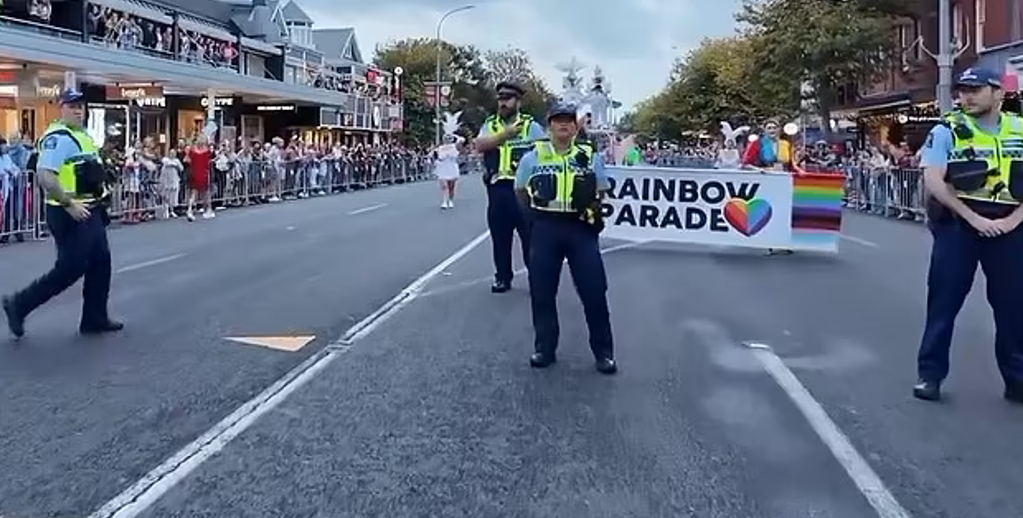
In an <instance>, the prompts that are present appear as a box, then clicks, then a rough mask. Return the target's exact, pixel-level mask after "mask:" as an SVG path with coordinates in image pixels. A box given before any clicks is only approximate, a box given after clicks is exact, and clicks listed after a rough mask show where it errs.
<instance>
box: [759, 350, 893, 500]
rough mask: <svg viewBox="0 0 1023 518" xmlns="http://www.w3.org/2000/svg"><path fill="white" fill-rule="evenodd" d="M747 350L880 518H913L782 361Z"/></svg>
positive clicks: (766, 354)
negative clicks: (801, 416)
mask: <svg viewBox="0 0 1023 518" xmlns="http://www.w3.org/2000/svg"><path fill="white" fill-rule="evenodd" d="M746 346H747V347H749V349H750V351H751V352H752V353H753V355H754V356H756V358H757V359H758V360H760V363H761V364H762V365H763V366H764V370H765V371H767V373H768V374H769V375H770V376H771V377H772V378H774V381H775V382H776V383H778V386H780V387H781V389H782V390H783V391H784V392H785V394H786V395H788V397H789V399H791V400H792V402H793V403H795V405H796V408H798V409H799V411H800V413H802V414H803V417H805V418H806V420H807V421H808V422H809V423H810V427H811V428H813V431H814V432H816V433H817V436H818V437H820V439H821V441H822V442H823V443H824V445H825V446H827V447H828V449H829V450H831V454H832V455H834V457H835V460H837V461H838V463H839V464H841V465H842V468H843V469H845V472H846V473H847V474H848V475H849V478H850V479H852V481H853V483H854V484H856V488H857V489H859V491H860V493H862V494H863V496H864V497H865V498H866V499H867V502H869V503H870V506H871V507H873V508H874V511H875V512H876V513H877V516H878V517H880V518H910V517H911V515H910V514H909V511H906V509H905V508H904V507H902V504H900V503H899V501H898V500H896V499H895V496H893V495H892V493H891V491H889V490H888V487H887V486H886V485H885V483H884V481H883V480H881V477H879V476H878V475H877V473H876V472H875V471H874V469H873V468H871V467H870V464H868V463H867V461H866V459H864V458H863V455H860V452H858V451H856V447H854V446H853V445H852V443H851V442H850V441H849V438H848V437H846V435H845V433H843V432H842V430H841V429H839V428H838V425H836V424H835V422H834V421H832V420H831V417H829V416H828V413H827V412H826V411H825V410H824V407H822V406H821V404H820V403H818V402H817V400H816V399H814V397H813V395H812V394H810V391H808V390H806V387H804V386H803V384H802V383H801V382H800V381H799V379H798V378H796V375H795V374H793V373H792V371H791V370H790V369H789V368H788V367H787V366H786V365H785V363H784V362H783V361H782V359H781V358H779V357H778V355H777V354H775V353H774V351H772V350H771V348H770V347H769V346H766V345H765V344H760V343H747V344H746Z"/></svg>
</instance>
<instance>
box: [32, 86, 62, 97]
mask: <svg viewBox="0 0 1023 518" xmlns="http://www.w3.org/2000/svg"><path fill="white" fill-rule="evenodd" d="M61 90H62V88H61V87H60V85H39V86H37V87H36V95H37V96H38V97H57V96H59V95H60V91H61Z"/></svg>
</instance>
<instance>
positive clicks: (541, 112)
mask: <svg viewBox="0 0 1023 518" xmlns="http://www.w3.org/2000/svg"><path fill="white" fill-rule="evenodd" d="M483 60H484V63H485V65H484V67H485V68H486V70H487V79H488V83H489V84H490V85H491V86H496V85H497V83H499V82H501V81H509V80H510V81H515V82H517V83H519V84H520V85H522V87H523V88H524V89H525V90H526V95H525V96H524V97H523V99H522V111H523V112H525V113H528V114H530V115H532V116H533V117H534V118H536V119H537V120H541V121H542V120H543V119H544V117H545V116H546V114H547V109H548V107H549V106H550V104H551V102H552V101H553V100H554V97H555V96H554V94H553V93H551V91H550V89H549V88H547V84H546V83H545V82H544V80H543V79H542V78H540V77H539V76H538V75H537V74H536V71H535V70H534V69H533V61H532V60H531V59H530V57H529V54H527V53H526V52H525V51H524V50H522V49H517V48H508V49H505V50H492V51H488V52H486V53H485V54H484V55H483ZM496 102H497V99H496V96H495V98H494V103H496ZM494 103H491V104H490V105H489V106H488V108H489V109H491V110H493V108H494V106H495V104H494Z"/></svg>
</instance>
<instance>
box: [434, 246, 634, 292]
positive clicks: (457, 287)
mask: <svg viewBox="0 0 1023 518" xmlns="http://www.w3.org/2000/svg"><path fill="white" fill-rule="evenodd" d="M646 243H648V241H634V242H630V243H623V244H620V245H615V246H610V247H607V248H604V249H601V251H600V253H601V254H610V253H612V252H617V251H619V250H625V249H627V248H635V247H637V246H640V245H643V244H646ZM565 262H566V263H567V262H568V261H567V260H566V261H565ZM528 271H529V269H528V268H525V267H523V268H519V269H518V270H515V271H514V274H515V275H522V274H524V273H526V272H528ZM443 275H445V276H450V275H451V273H449V272H444V273H443ZM493 279H494V278H493V277H492V276H487V277H478V278H475V279H470V280H467V281H461V282H457V283H455V284H450V285H447V286H441V287H439V288H435V289H432V290H429V291H424V292H422V293H420V294H419V295H418V296H417V297H416V298H424V297H435V296H437V295H443V294H445V293H451V292H455V291H462V290H464V289H468V288H472V287H473V286H478V285H480V284H483V283H485V282H489V281H492V280H493Z"/></svg>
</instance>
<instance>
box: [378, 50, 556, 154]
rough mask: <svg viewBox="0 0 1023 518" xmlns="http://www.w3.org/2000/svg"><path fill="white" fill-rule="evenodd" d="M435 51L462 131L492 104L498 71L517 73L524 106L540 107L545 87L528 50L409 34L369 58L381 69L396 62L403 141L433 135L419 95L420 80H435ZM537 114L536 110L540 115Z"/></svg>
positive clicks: (426, 140)
mask: <svg viewBox="0 0 1023 518" xmlns="http://www.w3.org/2000/svg"><path fill="white" fill-rule="evenodd" d="M438 52H440V56H441V81H442V82H450V83H451V95H450V96H449V99H450V105H449V106H447V107H446V108H444V109H445V110H446V111H449V112H451V113H455V112H459V111H460V112H462V115H461V122H462V125H463V129H462V131H461V133H462V134H463V135H466V136H468V135H472V134H474V133H475V132H476V131H477V130H478V129H479V127H480V126H481V125H482V124H483V121H484V120H485V119H486V117H487V116H488V115H489V114H490V112H492V111H493V110H494V107H495V106H496V104H497V97H496V94H495V92H494V85H496V84H497V82H498V81H500V80H502V79H504V77H501V75H502V74H514V75H516V76H517V77H521V78H522V83H523V86H525V87H526V89H527V91H528V93H527V95H526V98H525V99H524V100H523V103H524V108H523V109H524V110H525V111H527V112H529V113H533V114H534V115H537V113H539V114H542V113H543V112H545V111H546V106H547V103H548V100H549V99H550V97H551V94H550V91H549V90H548V89H547V86H546V85H545V84H544V82H543V81H542V80H541V79H539V78H538V77H537V75H536V74H535V72H534V71H533V68H532V61H531V60H530V59H529V56H528V55H527V54H526V53H525V52H523V51H521V50H519V49H508V50H505V51H499V52H487V53H485V54H484V53H481V52H480V51H479V50H478V49H476V48H475V47H473V46H471V45H453V44H451V43H448V42H446V41H441V42H440V45H439V46H438V42H437V40H435V39H432V38H409V39H404V40H399V41H394V42H390V43H388V44H385V45H380V46H378V47H377V49H376V57H375V59H374V62H375V63H376V64H377V66H379V67H381V68H382V69H384V70H393V69H394V68H395V67H399V66H400V67H401V68H402V70H403V74H402V76H401V80H402V85H403V86H402V88H403V99H402V101H403V103H404V108H405V134H404V137H405V139H406V140H407V141H409V142H414V143H419V144H424V145H429V144H432V143H433V139H434V127H435V126H434V109H433V105H432V104H431V103H430V102H429V101H428V100H427V99H426V98H425V92H426V89H425V87H424V83H430V82H433V81H434V80H435V75H436V63H437V61H436V60H437V53H438ZM541 116H542V115H541Z"/></svg>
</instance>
